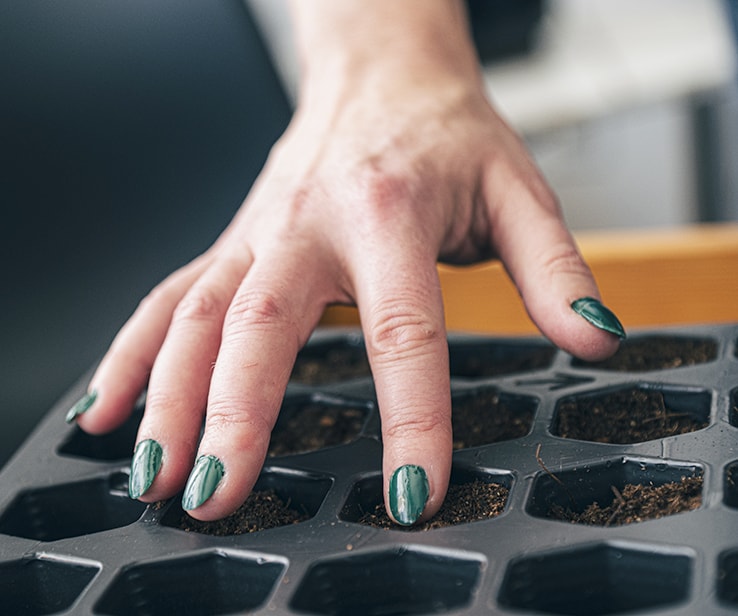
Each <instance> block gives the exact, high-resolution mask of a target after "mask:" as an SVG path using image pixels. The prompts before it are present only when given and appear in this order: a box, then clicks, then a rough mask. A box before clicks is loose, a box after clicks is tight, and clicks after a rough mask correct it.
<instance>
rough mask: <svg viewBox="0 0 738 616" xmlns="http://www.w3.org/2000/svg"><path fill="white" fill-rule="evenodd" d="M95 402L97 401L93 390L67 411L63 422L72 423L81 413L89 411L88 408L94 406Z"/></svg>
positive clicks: (95, 392)
mask: <svg viewBox="0 0 738 616" xmlns="http://www.w3.org/2000/svg"><path fill="white" fill-rule="evenodd" d="M95 400H97V391H95V390H93V391H89V392H87V393H86V394H85V395H84V396H82V397H81V398H80V399H79V400H78V401H77V403H76V404H75V405H74V406H73V407H72V408H71V409H69V411H68V412H67V416H66V417H65V421H66V422H67V423H72V422H73V421H74V420H75V419H77V417H79V416H80V415H81V414H82V413H86V412H87V411H89V410H90V407H91V406H92V405H93V404H95Z"/></svg>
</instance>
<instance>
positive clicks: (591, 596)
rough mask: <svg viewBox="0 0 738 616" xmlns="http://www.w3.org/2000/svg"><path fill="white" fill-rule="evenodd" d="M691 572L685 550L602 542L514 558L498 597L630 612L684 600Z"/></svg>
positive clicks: (588, 613) (517, 603)
mask: <svg viewBox="0 0 738 616" xmlns="http://www.w3.org/2000/svg"><path fill="white" fill-rule="evenodd" d="M691 574H692V561H691V559H690V557H689V556H687V555H686V554H683V553H678V552H672V553H669V552H665V551H662V550H660V549H659V548H656V547H652V546H642V547H633V546H625V545H619V544H608V543H604V544H599V545H594V546H584V547H579V548H574V549H569V550H561V551H559V552H553V553H548V554H540V555H534V556H526V557H523V558H519V559H517V560H515V561H513V562H512V563H510V564H509V565H508V568H507V571H506V572H505V578H504V580H503V583H502V588H501V590H500V595H499V602H500V603H501V604H502V605H504V606H506V607H512V608H517V609H525V610H533V611H535V612H536V614H538V613H541V614H567V615H570V616H601V615H604V614H627V613H631V612H640V611H641V610H646V609H649V608H655V607H665V606H673V605H676V604H678V603H682V602H684V601H686V600H687V598H688V596H689V586H690V578H691Z"/></svg>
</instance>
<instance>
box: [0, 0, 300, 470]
mask: <svg viewBox="0 0 738 616" xmlns="http://www.w3.org/2000/svg"><path fill="white" fill-rule="evenodd" d="M0 88H1V89H2V96H0V203H2V212H3V222H2V224H1V225H0V233H1V234H2V238H1V239H0V251H2V252H1V254H0V258H1V259H2V279H1V281H0V282H1V284H2V317H1V318H0V328H1V329H0V341H1V344H2V346H1V347H0V349H1V351H0V353H1V356H2V370H1V371H0V379H1V381H0V413H2V422H3V426H4V428H3V430H1V431H0V464H2V463H3V462H4V461H5V460H7V458H8V457H9V455H10V454H11V453H12V452H13V451H14V449H15V448H16V447H17V446H18V445H20V443H21V442H22V440H23V439H24V438H25V436H26V434H27V433H28V432H29V431H30V429H31V428H32V427H33V426H34V425H35V424H36V423H37V422H38V420H39V419H40V418H41V416H42V415H43V414H44V413H46V412H47V411H48V409H49V408H50V407H51V405H52V404H53V403H54V401H55V400H56V399H57V398H58V397H59V396H60V395H61V394H62V393H63V392H64V390H66V389H67V388H68V387H69V386H70V385H71V384H72V383H73V382H74V381H76V380H77V379H78V378H79V377H80V376H81V375H82V374H83V373H84V372H85V371H86V370H87V369H88V368H89V367H90V366H91V365H92V364H93V363H94V362H95V361H96V360H97V359H98V358H99V357H100V355H101V354H102V353H103V352H104V351H105V349H106V348H107V346H108V344H109V343H110V341H111V340H112V338H113V336H114V335H115V333H116V331H117V330H118V328H119V327H120V326H121V325H122V324H123V322H124V321H125V319H126V318H127V317H128V316H129V315H130V313H131V312H132V311H133V310H134V309H135V307H136V305H137V303H138V301H139V300H140V299H141V297H142V296H143V295H145V294H146V292H147V291H148V290H149V289H150V288H151V287H152V286H153V285H155V284H156V283H157V282H159V280H161V279H162V278H163V277H164V276H166V275H167V274H169V273H170V272H171V271H172V270H174V269H175V268H177V267H178V266H180V265H183V264H184V263H186V262H187V261H189V260H190V259H191V258H192V257H194V256H195V255H196V254H198V253H199V252H201V251H202V250H204V249H205V248H207V246H208V245H209V244H210V243H211V242H212V241H213V240H214V239H215V238H216V237H217V235H218V234H219V232H220V231H221V230H222V228H223V227H224V226H225V225H226V224H227V222H228V221H229V220H230V218H231V216H232V214H233V213H234V212H235V211H236V209H237V208H238V206H239V205H240V203H241V201H242V200H243V198H244V196H245V195H246V193H247V192H248V190H249V187H250V185H251V183H252V182H253V180H254V179H255V177H256V175H257V174H258V172H259V170H260V168H261V166H262V164H263V162H264V160H265V158H266V156H267V153H268V151H269V148H270V146H271V145H272V144H273V142H274V141H275V139H276V138H277V137H278V136H279V135H280V133H281V132H282V130H283V129H284V127H285V126H286V124H287V122H288V120H289V117H290V108H289V104H288V102H287V99H286V97H285V94H284V92H283V90H282V87H281V85H280V83H279V81H278V79H277V76H276V75H275V73H274V70H273V68H272V66H271V63H270V61H269V58H268V57H267V55H266V52H265V49H264V47H263V45H262V42H261V40H260V39H259V36H258V34H257V32H256V30H255V27H254V24H253V22H252V20H251V17H250V15H249V14H248V12H247V10H246V9H245V7H244V5H243V4H242V3H241V1H240V0H218V1H212V0H207V1H203V0H155V1H153V0H127V1H126V2H116V1H113V0H59V1H57V2H49V1H48V0H23V1H22V2H4V3H2V4H1V5H0ZM59 420H60V421H62V417H61V416H60V418H59Z"/></svg>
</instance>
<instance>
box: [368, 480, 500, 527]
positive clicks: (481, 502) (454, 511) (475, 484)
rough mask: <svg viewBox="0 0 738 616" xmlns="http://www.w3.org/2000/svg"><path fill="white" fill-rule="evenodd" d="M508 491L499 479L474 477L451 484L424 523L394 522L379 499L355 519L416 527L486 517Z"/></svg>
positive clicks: (496, 512)
mask: <svg viewBox="0 0 738 616" xmlns="http://www.w3.org/2000/svg"><path fill="white" fill-rule="evenodd" d="M508 494H509V490H508V489H507V488H506V487H505V486H503V485H501V484H499V483H486V482H484V481H481V480H479V479H477V480H475V481H471V482H468V483H463V484H451V485H450V486H449V488H448V493H447V495H446V500H445V501H444V503H443V505H442V506H441V509H440V510H439V511H438V513H437V514H436V515H435V516H433V517H432V518H431V519H430V520H428V521H427V522H425V523H424V524H417V525H415V526H400V525H399V524H395V523H394V522H393V521H392V520H391V519H390V517H389V516H388V515H387V511H386V510H385V508H384V503H379V504H378V505H377V506H376V507H375V508H374V510H373V511H370V512H368V513H365V514H364V515H363V516H362V517H361V518H359V520H358V522H359V523H360V524H366V525H367V526H373V527H375V528H392V529H395V530H411V531H419V530H431V529H435V528H445V527H447V526H454V525H456V524H466V523H467V522H476V521H478V520H488V519H490V518H494V517H496V516H498V515H500V514H501V513H502V511H503V509H504V508H505V503H506V502H507V497H508Z"/></svg>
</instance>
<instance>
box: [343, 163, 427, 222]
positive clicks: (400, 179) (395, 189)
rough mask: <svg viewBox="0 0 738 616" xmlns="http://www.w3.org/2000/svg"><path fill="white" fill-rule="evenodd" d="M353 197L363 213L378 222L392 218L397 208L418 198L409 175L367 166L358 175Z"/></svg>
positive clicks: (417, 190)
mask: <svg viewBox="0 0 738 616" xmlns="http://www.w3.org/2000/svg"><path fill="white" fill-rule="evenodd" d="M354 190H355V191H356V192H355V197H356V200H357V202H358V203H359V204H360V205H361V206H362V208H363V211H364V212H365V213H366V214H368V215H369V216H371V217H373V218H377V219H378V220H379V222H383V221H385V219H386V218H387V217H394V216H395V214H396V212H397V210H398V207H402V206H405V205H407V203H408V202H410V201H412V200H413V199H415V198H416V197H417V196H418V192H419V189H418V186H417V182H415V181H414V180H413V178H412V176H411V175H410V174H403V175H400V174H397V173H391V172H387V171H384V170H381V169H379V168H377V167H376V166H369V168H367V169H365V170H363V171H361V172H360V173H359V174H358V178H357V181H356V183H355V189H354Z"/></svg>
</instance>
